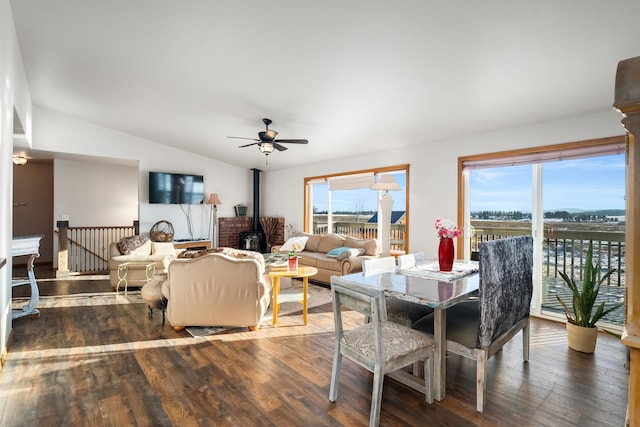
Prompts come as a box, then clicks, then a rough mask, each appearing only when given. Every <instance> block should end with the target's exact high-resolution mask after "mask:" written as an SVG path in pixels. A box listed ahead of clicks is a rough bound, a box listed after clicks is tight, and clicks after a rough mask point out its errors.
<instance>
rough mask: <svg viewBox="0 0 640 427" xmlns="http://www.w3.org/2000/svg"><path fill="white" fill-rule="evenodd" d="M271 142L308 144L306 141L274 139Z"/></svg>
mask: <svg viewBox="0 0 640 427" xmlns="http://www.w3.org/2000/svg"><path fill="white" fill-rule="evenodd" d="M273 142H284V143H285V144H308V143H309V141H308V140H306V139H274V140H273Z"/></svg>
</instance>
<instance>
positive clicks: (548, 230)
mask: <svg viewBox="0 0 640 427" xmlns="http://www.w3.org/2000/svg"><path fill="white" fill-rule="evenodd" d="M471 224H472V225H473V226H474V228H475V233H474V235H473V237H472V238H471V251H472V252H477V251H478V244H479V243H481V242H486V241H489V240H494V239H501V238H504V237H509V236H519V235H530V234H531V229H530V228H525V227H523V226H522V225H521V223H514V225H513V226H511V227H510V226H504V225H501V226H491V225H486V224H478V223H474V222H473V221H472V222H471ZM590 240H591V241H593V259H594V261H598V260H599V262H600V275H603V274H606V273H607V272H608V271H611V270H614V269H615V272H614V273H613V274H611V275H610V276H609V277H608V279H607V281H606V282H605V283H606V284H607V285H609V286H624V270H625V257H624V254H625V243H624V242H625V237H624V232H623V231H598V230H563V229H558V228H552V227H545V231H544V240H543V248H542V249H543V261H542V263H543V277H547V278H559V277H560V275H559V274H558V272H559V271H564V272H566V273H567V274H568V275H569V276H573V277H576V278H577V279H579V280H582V275H583V273H584V267H585V261H586V256H587V249H588V246H589V241H590Z"/></svg>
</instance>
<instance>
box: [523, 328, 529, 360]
mask: <svg viewBox="0 0 640 427" xmlns="http://www.w3.org/2000/svg"><path fill="white" fill-rule="evenodd" d="M530 323H531V321H530V320H528V321H527V324H526V325H525V327H524V329H522V360H524V361H525V362H528V361H529V340H530V338H531V329H530V328H529V325H530Z"/></svg>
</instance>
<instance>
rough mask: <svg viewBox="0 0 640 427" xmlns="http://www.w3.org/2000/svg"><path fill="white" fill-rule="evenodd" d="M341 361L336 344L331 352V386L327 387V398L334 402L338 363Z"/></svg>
mask: <svg viewBox="0 0 640 427" xmlns="http://www.w3.org/2000/svg"><path fill="white" fill-rule="evenodd" d="M341 363H342V354H340V349H339V348H338V346H337V345H336V350H335V352H334V354H333V368H332V370H331V386H330V388H329V400H330V401H331V402H335V401H336V399H337V398H338V388H339V386H340V364H341Z"/></svg>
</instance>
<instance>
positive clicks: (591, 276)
mask: <svg viewBox="0 0 640 427" xmlns="http://www.w3.org/2000/svg"><path fill="white" fill-rule="evenodd" d="M599 271H600V263H597V264H595V265H594V264H593V241H589V249H588V250H587V260H586V265H585V268H584V280H583V281H582V288H580V287H579V284H578V283H577V282H576V281H575V279H574V278H573V277H569V276H568V275H567V274H566V273H565V272H562V271H560V272H559V273H560V276H561V277H562V279H563V280H564V281H565V282H566V284H567V286H569V289H571V292H572V294H573V304H572V308H573V310H571V309H569V307H568V305H567V304H566V303H565V302H564V301H562V299H561V298H560V296H558V295H556V298H557V299H558V302H560V304H562V307H564V311H565V314H566V316H567V320H568V321H569V322H571V323H573V324H574V325H578V326H582V327H585V328H595V325H596V322H598V321H599V320H600V319H602V318H603V317H604V316H606V315H607V314H608V313H611V312H612V311H613V310H615V309H616V308H618V307H620V306H621V305H622V304H616V305H615V306H613V307H610V308H608V309H606V310H605V308H604V305H605V303H604V302H602V303H600V305H599V306H598V308H597V309H596V311H595V313H594V312H593V309H594V306H595V304H596V298H597V297H598V292H600V285H601V284H602V283H603V282H604V281H605V280H607V278H608V277H609V276H610V275H611V274H612V273H614V272H615V271H616V270H615V269H613V270H610V271H609V272H607V273H606V274H604V275H603V276H602V277H601V278H600V280H598V272H599Z"/></svg>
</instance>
